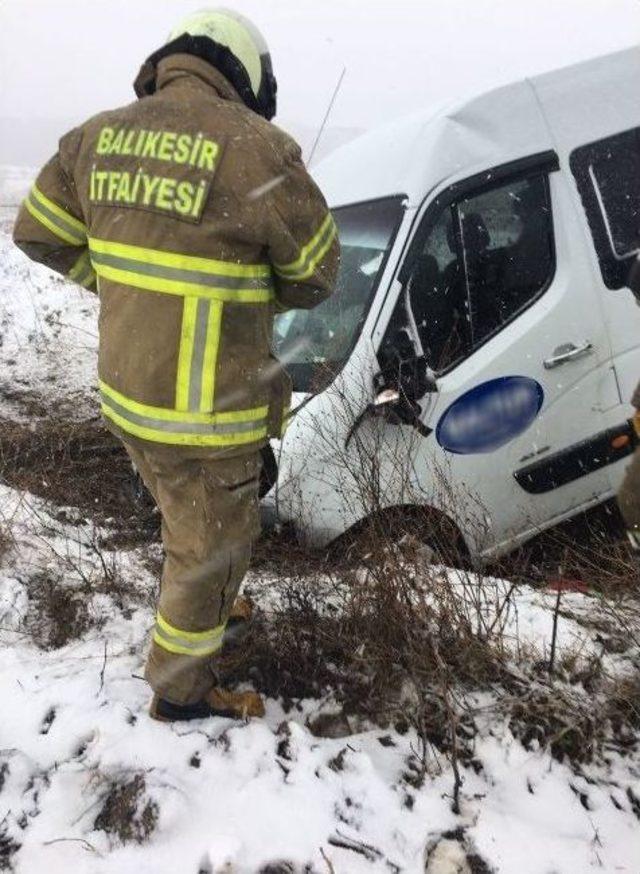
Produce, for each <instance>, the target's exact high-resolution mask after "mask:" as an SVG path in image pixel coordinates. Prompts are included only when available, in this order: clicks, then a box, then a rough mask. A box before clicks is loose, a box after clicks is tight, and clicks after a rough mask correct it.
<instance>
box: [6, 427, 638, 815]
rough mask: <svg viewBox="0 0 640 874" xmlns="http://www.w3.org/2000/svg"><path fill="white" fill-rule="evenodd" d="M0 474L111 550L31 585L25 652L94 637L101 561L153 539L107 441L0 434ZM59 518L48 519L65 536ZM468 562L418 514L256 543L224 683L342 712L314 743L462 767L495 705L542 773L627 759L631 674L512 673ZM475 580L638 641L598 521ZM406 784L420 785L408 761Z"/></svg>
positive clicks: (48, 431)
mask: <svg viewBox="0 0 640 874" xmlns="http://www.w3.org/2000/svg"><path fill="white" fill-rule="evenodd" d="M0 471H1V473H2V476H3V478H4V479H5V481H7V482H9V483H10V484H11V485H13V486H16V487H19V488H22V489H25V490H29V491H31V492H33V493H35V494H38V495H41V496H42V497H45V498H47V499H49V500H50V501H52V502H54V503H59V504H62V505H64V506H66V507H76V508H78V510H79V511H80V512H81V513H82V514H85V515H86V516H87V517H89V518H90V519H92V520H94V521H97V522H101V523H104V522H106V521H107V520H108V519H110V518H111V519H112V520H113V521H112V523H111V524H112V525H113V527H112V532H113V536H112V538H111V539H110V542H109V543H107V544H105V543H103V542H98V541H96V543H95V550H96V555H98V556H99V557H100V563H99V566H98V569H97V570H96V567H92V568H82V567H72V566H66V565H65V561H66V559H61V564H60V568H59V570H60V573H59V574H56V573H52V572H51V571H50V570H49V571H48V572H47V573H36V574H34V575H33V577H32V579H31V580H30V582H29V587H28V588H29V598H30V602H31V603H30V611H29V616H30V618H29V619H28V623H32V624H31V625H30V626H29V627H30V630H31V631H32V632H33V634H34V637H35V639H36V641H37V642H38V643H39V645H41V646H44V647H47V648H56V647H59V646H63V645H65V643H67V642H68V641H69V640H71V639H74V638H76V637H79V636H82V635H83V634H85V633H86V631H87V629H88V628H89V627H91V626H92V624H95V620H93V619H92V617H91V615H90V613H89V610H88V607H87V602H88V601H89V600H90V597H91V595H92V594H93V593H95V592H108V593H109V594H110V595H111V596H112V597H113V598H114V601H115V603H116V605H117V606H119V607H120V608H121V609H122V610H125V611H126V609H127V605H128V604H129V603H130V598H131V585H130V581H128V580H125V579H122V578H121V577H120V576H119V574H118V572H117V568H115V567H113V566H112V565H111V564H110V561H111V559H110V556H115V555H116V553H115V552H110V550H111V549H113V548H114V547H115V546H120V545H122V544H123V543H127V544H130V543H140V542H149V541H151V540H157V538H158V530H157V517H155V516H154V515H153V514H152V512H151V511H152V504H151V502H150V501H149V499H148V497H147V496H146V493H145V492H144V490H143V489H139V488H138V486H137V484H136V481H135V478H134V477H133V475H132V471H131V467H130V465H129V462H128V459H127V457H126V455H125V454H124V452H123V451H122V450H121V448H120V447H119V445H118V444H117V442H116V441H115V440H114V438H113V437H112V436H111V435H110V434H109V433H108V432H107V431H106V430H104V429H103V428H102V427H101V426H100V425H98V424H97V423H95V422H90V423H85V424H83V425H72V426H69V425H68V424H66V425H63V424H60V423H58V424H56V423H55V422H48V423H44V424H41V425H38V426H37V427H36V429H35V430H34V431H32V430H31V429H28V428H25V427H23V426H19V425H15V424H12V423H6V422H5V423H0ZM369 485H370V484H366V488H365V487H362V489H361V491H362V493H363V494H364V493H366V492H367V489H369ZM376 500H377V499H376ZM374 504H375V500H374ZM61 512H62V513H64V514H65V518H64V519H62V521H65V522H69V521H72V520H70V519H69V518H67V517H68V516H69V514H68V513H67V511H61ZM140 520H142V522H141V521H140ZM85 521H86V520H85V519H82V518H80V519H79V520H78V522H79V523H82V522H85ZM408 532H410V533H408ZM3 533H4V537H2V535H3ZM425 543H428V544H429V546H428V547H425V545H424V544H425ZM3 544H5V545H4V548H5V549H7V548H8V546H7V545H10V530H7V529H3V528H2V527H0V555H1V550H2V548H3ZM434 556H436V557H437V559H438V561H441V562H443V563H446V564H447V565H449V566H457V567H459V568H460V569H461V570H460V571H459V573H458V576H457V578H454V577H453V576H452V575H451V574H446V573H442V572H439V571H438V570H437V569H435V567H434V565H433V564H432V559H433V558H434ZM467 565H468V557H467V556H466V554H465V551H464V549H463V548H461V544H460V541H459V538H458V537H457V535H456V532H455V530H453V529H452V528H451V527H447V526H446V525H443V524H442V523H440V522H438V521H437V520H435V519H434V518H433V517H432V516H431V515H430V514H429V513H425V512H420V511H418V510H414V511H412V512H411V513H410V514H408V513H407V512H406V511H403V512H401V513H397V514H394V513H373V514H372V515H371V517H370V519H369V520H368V522H366V523H364V524H363V525H361V526H359V528H358V529H357V530H355V531H352V532H350V534H349V536H347V537H344V538H342V539H341V541H340V542H339V543H337V544H335V545H334V546H333V547H332V548H331V549H330V550H326V551H324V552H310V551H309V550H306V549H303V548H302V547H300V546H299V545H297V544H296V543H295V539H294V537H293V535H292V532H291V531H290V530H287V529H284V530H282V531H280V532H278V533H276V534H273V533H272V534H268V535H265V537H263V539H262V540H261V541H260V543H259V544H258V548H257V551H256V557H255V562H254V567H256V568H258V569H260V570H262V571H263V572H266V573H273V574H274V576H276V577H278V578H279V580H280V582H279V585H278V593H279V594H278V600H277V601H276V602H275V603H274V604H273V605H272V606H271V607H270V609H269V611H268V613H261V614H260V613H259V614H258V617H257V620H256V623H255V629H254V634H253V636H252V638H251V640H250V641H249V643H248V644H247V645H246V646H245V648H244V649H243V650H242V651H239V652H236V653H230V654H228V655H227V656H226V658H225V663H224V669H225V673H226V675H227V678H228V681H229V682H235V681H250V682H252V683H253V684H254V685H255V686H257V687H258V688H260V689H261V690H262V691H263V692H265V693H267V694H269V695H271V696H274V697H280V698H281V699H283V701H284V703H285V706H293V704H294V702H295V701H296V700H297V699H302V698H324V697H327V696H330V697H331V698H332V699H334V700H336V701H337V702H338V704H339V707H340V710H339V713H338V715H337V717H336V718H335V719H329V720H328V721H326V720H325V723H324V724H323V723H322V720H320V723H319V724H317V725H315V726H313V728H314V730H317V731H318V733H332V732H333V733H337V734H340V733H343V734H345V733H349V731H350V730H351V729H352V728H353V727H354V726H355V725H357V724H358V721H360V720H363V719H364V720H370V721H373V722H375V723H377V724H379V725H381V726H388V725H394V726H395V727H396V728H398V729H400V730H405V729H406V728H408V727H410V726H411V727H413V728H415V729H416V730H417V732H418V734H419V737H420V738H421V739H422V742H423V745H424V748H425V749H426V747H427V745H433V746H435V747H437V748H438V749H440V750H442V751H444V753H445V754H446V755H447V756H448V757H450V759H451V761H452V762H457V761H467V762H471V761H472V760H473V737H474V734H475V732H476V715H475V712H474V706H473V701H472V696H473V694H475V693H476V692H478V691H479V690H484V691H490V692H491V693H492V694H493V696H494V699H495V702H496V705H495V708H496V712H497V713H499V714H500V715H501V716H504V717H505V718H507V719H508V721H509V722H510V725H511V727H512V730H513V732H514V733H515V734H516V735H517V736H518V737H520V738H521V739H522V741H523V743H524V744H525V745H533V744H539V745H544V746H548V747H549V748H550V749H551V751H552V753H553V754H554V755H556V756H557V757H558V758H562V757H567V758H569V759H571V760H572V761H575V762H580V761H584V760H587V759H589V758H592V757H593V756H596V755H598V754H599V752H600V751H601V750H602V747H603V744H604V743H605V741H608V740H611V739H613V741H614V742H615V744H616V745H617V747H618V748H619V749H621V750H625V749H631V748H632V747H634V746H635V745H636V744H637V742H638V733H639V731H640V718H639V715H638V705H637V701H638V691H639V690H640V686H639V683H640V680H638V676H639V675H638V674H636V675H632V676H631V678H630V679H628V680H625V681H624V682H622V681H615V680H612V679H611V678H610V677H607V676H606V673H605V672H603V670H602V661H601V659H594V660H593V662H592V663H589V664H587V665H585V664H584V663H583V662H581V665H580V667H579V668H578V666H577V665H573V664H571V658H570V657H566V656H565V657H563V659H560V660H559V662H558V664H557V665H555V666H553V667H554V672H553V675H551V676H550V675H549V670H548V667H549V666H548V665H540V664H535V662H533V661H532V660H531V658H530V657H529V655H528V654H526V653H523V654H521V655H520V657H519V661H518V659H516V664H514V658H515V657H514V655H513V652H512V651H509V650H508V648H506V647H505V641H504V639H503V631H504V620H505V616H506V615H507V613H508V611H509V609H510V607H511V594H512V592H510V591H506V593H505V590H504V589H502V590H501V592H500V593H499V594H496V593H497V591H498V590H497V589H496V590H491V588H490V585H491V581H490V580H489V578H488V577H486V578H485V577H484V576H483V575H482V574H479V575H477V574H476V575H474V574H471V573H470V572H469V571H468V570H465V567H466V566H467ZM489 571H490V572H491V574H494V575H500V576H503V577H504V578H506V579H509V580H513V581H514V586H517V585H521V584H534V585H536V584H537V585H548V584H549V582H550V581H553V580H558V578H561V579H562V580H565V581H566V580H567V579H569V580H572V581H574V583H579V584H581V585H584V587H585V588H587V589H591V590H594V591H596V592H597V593H598V597H599V598H600V608H601V609H600V615H599V619H598V622H599V623H600V624H599V627H598V629H597V631H598V634H599V635H600V638H601V640H602V642H603V651H609V652H622V651H625V649H626V648H628V647H630V646H632V645H638V644H640V641H638V640H637V639H635V638H634V634H635V635H637V629H634V628H632V627H631V626H629V625H625V622H626V620H625V618H624V613H623V611H622V610H620V609H619V608H620V606H621V605H624V603H625V602H626V600H627V599H628V598H629V597H637V595H638V592H639V591H640V587H639V574H638V564H637V562H636V560H635V558H634V557H633V556H632V555H631V554H630V552H629V550H628V549H627V546H626V544H625V543H624V541H623V539H622V538H621V526H620V521H619V519H618V517H617V515H616V513H615V511H613V510H612V509H611V507H604V508H602V509H600V510H597V511H595V512H594V513H592V514H589V515H588V516H586V517H583V518H579V519H576V520H573V521H572V522H570V523H567V525H565V526H562V527H560V528H557V529H555V530H554V531H552V532H547V533H545V534H543V535H541V536H540V537H539V538H536V540H534V541H533V542H532V543H530V544H528V545H527V546H526V547H523V548H522V549H521V550H519V551H518V552H516V553H515V554H513V555H511V556H509V557H507V558H506V559H505V560H503V561H502V562H501V563H500V564H499V565H498V566H496V567H493V568H490V569H489ZM69 574H71V575H73V577H74V579H76V584H74V586H75V587H74V588H70V587H69V585H68V575H69ZM283 579H284V581H283ZM491 592H493V594H491V595H490V596H489V595H488V594H487V593H491ZM36 616H37V617H38V619H37V621H36V620H35V619H34V617H36ZM572 618H574V619H576V621H582V620H581V619H580V617H572ZM594 714H595V715H594ZM421 769H422V770H421ZM414 770H415V773H416V774H417V775H418V776H417V778H416V779H422V778H423V776H424V768H423V765H422V764H420V761H419V760H418V762H417V764H416V767H415V769H414ZM414 776H415V775H414ZM412 779H414V778H412ZM127 791H128V792H132V791H133V790H132V789H129V790H127ZM121 796H122V793H120V794H117V793H116V796H114V797H116V800H117V799H120V798H121ZM125 796H126V793H125ZM125 796H122V797H125ZM114 803H115V802H114ZM118 803H119V802H118Z"/></svg>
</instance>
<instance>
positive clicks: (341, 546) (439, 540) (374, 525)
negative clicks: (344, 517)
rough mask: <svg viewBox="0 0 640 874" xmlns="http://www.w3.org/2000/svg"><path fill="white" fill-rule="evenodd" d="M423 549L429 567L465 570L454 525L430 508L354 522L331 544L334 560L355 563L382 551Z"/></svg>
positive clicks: (466, 558)
mask: <svg viewBox="0 0 640 874" xmlns="http://www.w3.org/2000/svg"><path fill="white" fill-rule="evenodd" d="M392 546H400V547H402V548H406V549H407V550H408V552H411V551H415V550H419V549H420V548H421V547H423V548H425V551H424V554H425V556H429V557H430V560H431V562H432V563H433V564H444V565H446V566H447V567H453V568H461V569H465V570H468V569H470V567H471V559H470V555H469V550H468V549H467V545H466V543H465V542H464V539H463V537H462V535H461V534H460V531H459V529H458V526H457V525H456V524H455V522H452V520H451V519H449V518H448V517H447V516H445V515H444V513H441V512H439V511H438V510H434V509H433V508H432V507H415V506H403V507H390V508H388V509H386V510H381V511H380V512H378V513H376V514H372V515H371V516H368V517H367V518H366V519H362V520H361V521H360V522H357V523H356V524H355V525H354V526H353V527H352V528H350V529H349V530H348V531H346V532H345V533H344V534H342V535H340V537H338V538H337V539H336V540H335V541H334V543H333V544H332V550H331V551H332V552H334V550H335V554H336V557H338V558H342V559H345V560H348V562H349V563H352V562H353V563H356V564H357V563H358V562H359V561H360V560H361V559H362V558H364V557H365V556H367V555H371V554H372V553H374V554H375V553H376V552H378V551H380V549H381V548H382V549H384V548H386V547H392Z"/></svg>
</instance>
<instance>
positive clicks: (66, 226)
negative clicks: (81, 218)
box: [27, 190, 87, 245]
mask: <svg viewBox="0 0 640 874" xmlns="http://www.w3.org/2000/svg"><path fill="white" fill-rule="evenodd" d="M27 201H28V202H29V205H30V206H31V207H32V209H33V210H35V211H36V212H39V213H42V215H43V216H45V218H47V219H48V220H49V221H50V222H51V224H52V225H55V226H56V227H57V228H60V230H61V231H63V232H64V233H65V234H67V236H69V237H71V238H73V239H74V240H77V241H78V245H82V244H83V243H85V242H86V240H87V236H86V234H82V233H81V232H80V231H78V229H77V228H76V227H74V226H73V225H72V224H71V223H70V222H66V221H65V220H64V219H63V218H62V216H59V215H58V214H57V213H55V212H53V210H51V209H49V207H48V206H46V204H44V203H42V201H41V200H37V198H36V197H35V196H34V194H33V190H32V191H30V192H29V194H28V195H27Z"/></svg>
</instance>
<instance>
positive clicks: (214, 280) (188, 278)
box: [91, 248, 271, 291]
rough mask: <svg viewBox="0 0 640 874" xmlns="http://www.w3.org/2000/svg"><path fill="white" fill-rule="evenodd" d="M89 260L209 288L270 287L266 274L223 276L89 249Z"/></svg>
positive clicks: (143, 274)
mask: <svg viewBox="0 0 640 874" xmlns="http://www.w3.org/2000/svg"><path fill="white" fill-rule="evenodd" d="M91 260H92V261H93V263H94V264H103V265H104V266H105V267H114V268H116V269H117V270H126V271H128V272H129V273H139V274H141V275H142V276H154V277H156V278H158V279H171V280H173V281H175V282H186V283H195V284H196V285H206V286H208V287H210V288H225V289H229V290H231V291H234V290H236V289H263V288H264V289H270V288H271V280H270V278H269V277H268V276H224V275H223V274H221V273H205V272H200V271H199V270H182V269H180V268H178V267H168V266H166V265H164V264H150V263H149V262H147V261H135V260H133V259H131V258H123V257H122V256H120V255H107V254H105V253H104V252H96V251H95V249H93V248H92V249H91Z"/></svg>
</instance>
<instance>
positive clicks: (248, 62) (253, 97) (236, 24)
mask: <svg viewBox="0 0 640 874" xmlns="http://www.w3.org/2000/svg"><path fill="white" fill-rule="evenodd" d="M178 52H180V53H183V52H184V53H187V54H192V55H197V56H198V57H201V58H203V59H204V60H206V61H208V62H209V63H210V64H212V66H214V67H216V69H218V70H220V72H221V73H222V74H223V75H224V76H225V77H226V78H227V79H228V80H229V81H230V82H231V84H232V85H233V86H234V88H235V89H236V91H237V92H238V93H239V95H240V97H242V99H243V101H244V102H245V103H246V104H247V106H248V107H249V108H250V109H253V110H254V111H255V112H257V113H259V114H260V115H263V116H264V117H265V118H268V119H271V118H273V116H274V115H275V114H276V91H277V83H276V80H275V77H274V75H273V67H272V64H271V55H270V54H269V48H268V46H267V43H266V40H265V39H264V37H263V36H262V34H261V33H260V31H259V30H258V28H257V27H256V26H255V25H254V24H253V22H251V21H249V20H248V19H247V18H245V17H244V15H240V14H239V13H238V12H233V11H232V10H230V9H223V8H217V9H203V10H201V11H200V12H194V13H192V14H191V15H188V16H187V17H186V18H184V19H183V20H182V21H181V22H180V23H179V24H178V25H177V26H176V27H174V28H173V30H172V31H171V33H170V34H169V39H168V41H167V44H166V45H165V46H163V48H161V49H160V50H159V51H157V52H154V54H153V55H151V57H150V58H149V59H148V62H147V63H151V64H152V65H153V67H154V68H155V67H156V65H157V63H158V62H159V61H160V60H162V58H165V57H168V56H169V55H170V54H176V53H178ZM153 90H155V83H153ZM143 93H152V92H151V91H150V89H149V87H144V91H143Z"/></svg>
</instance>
